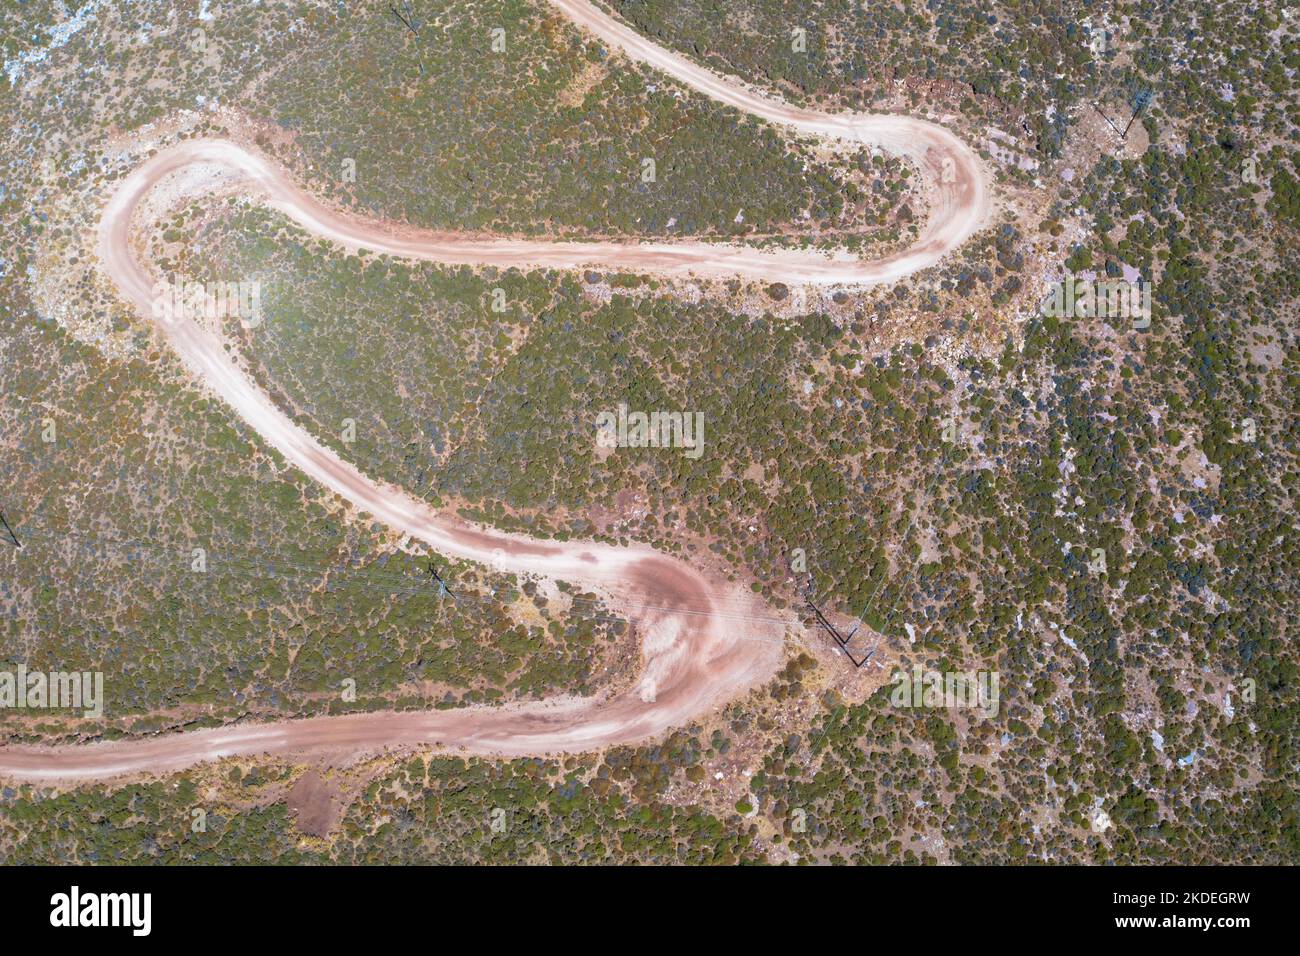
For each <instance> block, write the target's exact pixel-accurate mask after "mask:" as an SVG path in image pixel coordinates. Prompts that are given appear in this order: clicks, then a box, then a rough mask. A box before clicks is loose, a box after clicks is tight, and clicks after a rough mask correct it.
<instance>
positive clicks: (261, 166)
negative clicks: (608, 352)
mask: <svg viewBox="0 0 1300 956" xmlns="http://www.w3.org/2000/svg"><path fill="white" fill-rule="evenodd" d="M551 2H552V3H553V4H554V6H556V7H557V8H558V9H560V10H562V11H563V12H564V13H565V14H567V15H568V16H569V17H570V18H572V19H573V20H574V21H575V22H576V23H578V24H579V25H581V26H583V27H585V28H587V29H589V30H591V31H592V32H593V33H595V34H596V35H597V36H599V37H600V38H601V39H603V40H604V41H606V42H607V43H609V44H610V45H611V46H615V47H618V48H619V49H621V50H622V51H623V52H625V53H626V54H627V55H629V56H631V57H632V58H634V59H637V60H640V61H643V62H645V63H648V64H650V65H651V66H653V67H655V68H657V69H660V70H662V71H664V72H666V73H669V74H671V75H672V76H673V77H675V78H676V79H678V80H680V81H681V82H683V83H685V84H687V85H689V86H692V87H694V88H695V89H697V90H699V91H700V92H702V93H704V94H706V95H708V96H710V97H712V98H714V99H716V100H719V101H720V102H723V103H726V104H729V105H732V106H734V107H736V108H738V109H742V110H745V111H746V112H749V113H752V114H754V115H756V116H759V117H762V118H764V119H767V120H770V121H772V122H774V123H781V124H784V125H788V126H792V127H794V128H796V129H798V130H800V131H802V132H805V133H809V134H815V135H821V136H832V137H840V138H845V137H847V138H851V139H853V140H857V141H862V142H865V143H871V144H875V145H878V146H880V147H881V148H883V149H885V150H887V151H888V152H891V153H894V154H896V155H902V156H906V157H908V158H910V159H912V160H913V161H914V162H916V164H917V165H918V166H919V167H920V168H921V170H922V172H923V173H924V174H925V177H926V183H927V186H928V188H929V193H928V194H929V195H930V196H931V197H932V198H933V203H934V204H933V206H932V209H931V215H930V217H929V220H928V223H927V227H926V230H925V232H924V234H923V235H922V236H921V238H920V239H919V240H918V242H917V243H916V244H915V245H913V246H912V247H911V248H909V249H907V250H904V251H903V252H900V253H898V254H896V255H894V256H891V257H889V258H887V259H882V260H877V261H872V262H859V261H856V260H853V259H849V258H846V257H836V258H829V257H826V256H822V255H819V254H816V253H808V252H797V251H790V252H786V251H775V252H760V251H758V250H754V249H749V248H746V247H741V246H718V245H711V244H703V243H674V244H637V243H625V244H624V243H548V242H543V241H516V240H473V239H464V238H458V237H456V236H454V235H445V234H435V233H417V232H413V231H412V230H409V229H403V230H397V229H392V228H389V227H387V226H385V225H383V224H381V223H373V222H363V221H360V220H357V219H354V218H351V217H349V216H346V215H344V214H342V213H339V212H338V211H336V210H333V209H330V208H328V207H326V206H325V205H323V204H322V203H320V202H318V201H317V200H315V199H314V198H313V197H311V196H310V195H308V194H307V193H306V192H305V191H304V190H302V189H300V188H299V187H298V186H297V185H296V184H295V183H293V182H292V181H291V180H290V179H289V178H288V177H287V176H286V175H285V174H284V172H283V171H282V170H280V169H279V168H278V167H276V166H274V165H272V164H271V163H269V162H268V161H267V160H266V159H265V158H263V157H261V156H259V155H257V154H255V153H253V152H250V151H248V150H247V149H244V148H243V147H240V146H238V145H236V144H235V143H232V142H228V141H225V140H214V139H205V140H190V141H186V142H183V143H181V144H179V145H177V146H175V147H173V148H171V149H168V150H166V151H164V152H161V153H159V154H157V155H155V156H153V157H152V158H151V159H149V160H148V161H147V162H145V163H143V164H142V165H141V166H139V167H137V168H136V169H135V170H134V171H133V172H132V173H131V174H130V175H129V176H127V178H126V179H125V180H124V181H123V182H122V183H121V184H120V186H119V187H118V188H117V190H116V192H115V193H114V195H113V197H112V198H111V199H110V201H109V202H108V204H107V205H106V207H105V209H104V213H103V216H102V218H101V221H100V227H99V237H98V249H99V255H100V259H101V262H102V265H103V267H104V269H105V271H106V273H107V274H108V275H110V276H111V277H112V278H113V280H114V281H115V283H116V284H117V286H118V289H119V290H120V292H121V294H122V296H123V297H124V298H125V299H126V300H128V301H129V302H131V303H132V304H133V305H134V306H135V307H136V308H137V309H139V310H141V311H142V313H143V314H146V315H150V314H152V304H153V299H154V295H153V286H154V279H153V277H152V276H151V274H150V272H149V270H148V268H147V267H146V265H145V264H144V263H142V262H140V261H139V260H138V258H137V256H136V254H135V250H134V246H133V243H132V241H131V235H132V230H133V219H134V218H137V217H134V213H135V212H136V211H137V208H138V207H139V205H140V203H141V200H143V199H144V198H145V197H146V196H147V195H148V194H149V193H150V191H151V190H152V189H153V188H154V187H155V186H156V185H158V184H159V183H160V182H162V181H164V180H168V179H169V177H172V176H173V174H176V173H179V172H181V171H183V170H187V169H191V168H194V167H196V166H198V165H207V166H215V167H220V168H221V169H223V170H225V171H227V172H229V173H231V174H234V175H235V176H237V177H238V178H239V179H240V181H241V182H242V183H243V184H244V185H245V187H246V188H247V190H248V191H250V192H252V193H255V194H257V195H260V196H262V197H263V198H264V199H265V201H266V202H267V203H268V204H269V205H271V206H273V207H274V208H276V209H279V210H281V211H282V212H284V213H285V214H286V215H287V216H289V217H290V218H291V219H293V220H294V221H295V222H297V223H298V224H299V225H301V226H303V227H304V228H305V229H307V230H308V231H310V232H312V233H314V234H316V235H318V236H321V237H325V238H329V239H332V240H334V241H336V242H337V243H339V244H341V245H343V246H345V247H348V248H352V249H356V248H362V247H364V248H366V249H370V250H374V251H380V252H387V253H390V254H393V255H398V256H402V257H404V258H411V259H422V260H428V261H434V262H443V263H453V264H456V263H467V264H476V265H482V264H493V265H500V266H520V267H539V266H543V267H550V268H562V269H573V268H585V267H593V268H605V269H618V270H622V271H650V272H657V273H662V274H669V275H687V274H691V275H700V276H709V277H734V276H741V277H746V278H751V279H761V280H766V281H781V282H786V283H790V284H808V283H821V284H845V285H855V284H856V285H861V284H869V283H878V282H888V281H893V280H895V279H898V278H900V277H902V276H905V275H908V274H910V273H912V272H915V271H917V270H918V269H923V268H925V267H926V266H929V265H931V264H933V263H934V262H935V261H937V260H938V259H939V258H940V257H941V256H943V255H944V254H945V253H947V252H948V251H950V250H952V249H954V248H956V247H957V246H958V245H960V244H961V242H963V241H964V240H965V239H966V238H967V237H968V236H969V235H970V234H971V233H972V232H973V231H974V230H975V229H976V228H978V226H979V225H980V223H981V222H982V221H983V219H984V216H985V214H986V212H987V203H988V199H987V190H986V184H985V181H984V176H983V171H982V169H981V167H980V164H979V161H978V159H977V158H976V157H975V156H974V154H973V153H972V152H971V151H970V150H969V149H968V148H967V147H966V146H965V145H964V144H962V143H961V141H960V140H958V139H956V138H955V137H954V136H953V135H952V134H951V133H948V132H947V131H946V130H943V129H942V128H940V127H937V126H935V125H934V124H931V123H928V122H925V121H923V120H917V119H911V118H908V117H901V116H872V115H864V114H821V113H815V112H810V111H807V110H801V109H797V108H794V107H790V106H788V105H785V104H783V103H780V102H778V101H774V100H772V99H769V98H766V97H763V96H761V95H759V94H757V93H754V92H752V91H750V90H748V89H746V88H745V87H744V86H743V85H742V84H740V83H739V82H737V81H733V80H727V79H723V78H720V77H718V76H715V75H714V74H712V73H710V72H708V71H706V70H704V69H702V68H700V67H698V66H696V65H694V64H692V63H690V62H689V61H687V60H685V59H683V58H681V57H679V56H677V55H676V54H673V53H670V52H668V51H666V50H663V49H661V48H659V47H657V46H655V45H654V44H653V43H651V42H650V41H648V40H646V39H644V38H643V37H641V36H639V35H638V34H636V33H635V32H633V31H632V30H630V29H629V28H628V27H626V26H624V25H622V24H621V23H618V22H617V21H615V20H613V19H611V18H610V17H608V16H606V15H605V14H603V13H601V12H600V11H598V10H596V9H595V8H594V7H591V6H590V5H589V4H587V3H585V2H583V0H551ZM173 181H174V180H173ZM135 225H139V224H138V223H136V224H135ZM158 326H159V328H160V329H161V330H162V332H163V333H164V335H165V336H166V337H167V339H168V341H169V342H170V343H171V344H172V346H173V347H174V348H175V349H176V351H177V353H178V354H179V355H180V357H181V358H182V359H183V360H184V362H185V364H186V365H187V366H188V368H189V369H190V370H191V372H193V374H194V375H195V376H196V377H197V378H198V379H200V380H201V381H202V382H203V383H204V384H205V385H206V386H207V387H208V388H210V389H211V390H212V391H213V392H214V393H215V394H216V395H218V396H219V397H220V398H221V399H222V400H223V401H225V403H226V404H227V405H228V406H229V407H230V408H231V409H232V410H233V411H234V412H236V413H237V414H238V415H239V416H240V417H241V418H243V419H244V421H245V422H247V423H248V424H249V425H250V426H252V427H253V428H255V429H256V430H257V431H258V433H259V434H260V435H261V436H262V438H263V439H264V440H265V441H266V442H267V444H269V445H271V446H273V447H275V448H276V449H278V450H279V451H280V452H281V453H282V454H283V455H284V456H285V457H286V458H287V459H288V460H289V461H291V462H292V463H293V464H295V465H296V466H297V467H299V468H301V469H302V471H303V472H305V473H306V474H307V475H309V476H310V477H311V478H313V479H314V480H316V481H318V482H320V483H321V484H322V485H323V486H325V487H326V488H328V489H330V490H331V491H333V492H334V493H336V494H338V495H339V496H340V497H342V498H344V499H346V500H347V501H349V502H350V503H352V504H353V505H354V506H355V507H356V508H357V510H358V511H361V512H365V513H368V514H370V515H373V516H374V518H375V519H377V520H379V521H382V522H384V523H385V524H387V525H389V526H390V527H392V528H395V529H398V530H401V531H403V532H406V533H409V534H410V535H412V536H413V537H415V538H418V539H420V540H422V541H424V542H426V543H428V545H429V546H430V547H431V548H432V549H434V550H435V551H438V552H439V553H442V554H447V555H453V556H455V557H458V558H464V559H469V560H473V561H479V562H483V563H487V564H491V565H494V566H496V567H498V568H500V569H502V570H507V571H512V572H516V573H521V574H538V575H543V576H546V577H550V578H556V579H562V580H567V581H570V582H573V583H575V584H577V585H579V586H582V587H584V588H588V589H591V590H594V591H596V592H598V593H600V594H602V595H604V596H605V597H606V599H607V600H608V601H609V603H610V605H611V606H612V607H613V608H614V609H615V610H616V611H618V612H619V613H622V614H624V615H626V616H627V617H628V618H629V619H630V620H632V621H634V622H635V624H636V626H637V632H638V633H639V634H640V636H641V639H642V654H643V658H644V670H643V673H642V675H641V678H640V681H639V683H638V684H637V685H636V686H635V687H634V688H633V689H632V690H631V691H629V692H627V693H624V694H621V695H619V696H616V697H612V698H608V699H596V700H580V699H572V698H563V699H555V700H549V701H545V702H542V703H539V704H525V705H517V706H508V707H475V708H468V709H463V710H454V711H428V712H421V713H373V714H364V715H354V716H344V717H321V718H310V719H303V720H288V721H281V722H276V723H270V724H250V725H240V726H237V727H230V728H219V729H213V730H202V731H196V732H193V733H185V734H173V735H168V736H161V737H152V738H143V739H138V740H135V739H133V740H122V741H114V742H111V743H96V744H88V745H83V746H75V747H60V748H51V747H5V748H0V775H3V776H7V777H11V778H17V779H28V780H52V779H61V780H84V779H96V778H106V777H112V776H119V775H123V774H137V773H146V772H150V773H159V772H167V771H172V770H177V769H180V768H183V767H186V766H189V765H192V764H195V763H199V762H202V761H207V760H213V759H217V758H220V757H223V756H229V755H252V754H260V753H275V754H294V755H305V754H314V753H324V752H329V753H352V752H357V753H359V752H368V751H376V750H380V749H383V748H385V747H413V746H428V745H435V744H442V745H446V746H448V747H452V748H455V749H457V750H460V751H464V752H469V753H479V754H500V755H507V756H520V755H532V754H547V753H557V752H577V751H586V750H593V749H597V748H600V747H604V746H608V745H612V744H617V743H630V742H635V741H640V740H645V739H648V738H651V737H654V736H655V735H657V734H660V733H662V732H663V731H664V730H666V729H668V728H670V727H673V726H677V725H680V724H682V723H685V722H687V721H689V720H690V719H691V718H693V717H695V716H697V715H701V714H703V713H704V712H706V711H708V710H709V709H710V708H712V707H715V706H717V705H719V704H721V703H723V702H725V701H727V700H729V699H731V698H734V697H735V696H737V695H739V694H741V693H743V692H744V691H745V690H747V689H748V688H751V687H753V686H755V685H756V684H758V683H760V682H761V681H763V680H764V679H766V678H767V677H769V676H770V675H771V674H772V673H773V672H774V671H775V669H776V667H777V665H778V664H779V662H780V659H781V649H782V644H783V640H784V635H785V632H786V630H787V629H788V628H792V627H797V624H796V623H795V622H794V621H793V620H792V619H787V618H785V617H782V616H778V615H776V614H775V613H774V612H772V611H771V610H770V609H768V608H766V607H765V606H764V605H762V604H761V603H759V602H758V600H757V599H756V598H755V597H754V596H753V595H752V594H751V593H750V592H749V590H748V588H745V587H743V586H739V585H734V584H727V583H726V582H725V581H723V580H722V579H720V578H718V577H717V576H715V575H712V574H709V573H706V572H704V571H701V570H699V569H696V568H692V567H691V566H690V565H689V564H687V563H686V562H684V561H682V560H680V559H677V558H673V557H669V556H668V555H665V554H662V553H660V552H656V551H654V550H652V549H650V548H647V547H642V546H633V547H628V548H619V547H613V546H609V545H604V544H597V543H594V542H572V541H569V542H563V543H561V542H554V541H543V540H534V539H530V538H527V537H524V536H520V535H510V534H504V533H501V532H498V531H494V530H492V529H488V528H480V527H472V526H470V525H467V524H465V523H463V522H460V521H459V520H457V519H455V518H452V517H449V516H446V515H440V514H438V513H437V512H435V511H433V510H432V509H431V508H429V506H428V505H426V504H424V503H423V502H420V501H418V500H416V499H414V498H413V497H411V496H409V495H407V494H406V493H405V492H403V491H401V490H400V489H397V488H393V487H389V486H385V485H383V484H381V483H379V482H376V481H374V480H372V479H370V478H367V477H366V476H364V475H362V474H361V473H360V472H359V471H358V470H357V469H356V468H354V467H353V466H352V465H350V464H348V463H346V462H344V461H342V460H340V459H339V458H338V456H337V455H335V454H334V453H333V452H332V451H330V450H329V449H327V448H325V447H324V446H323V445H321V444H320V443H319V442H317V441H316V440H315V439H314V438H313V437H311V436H310V435H309V434H307V433H306V432H305V431H303V429H301V428H300V427H299V426H297V425H296V424H294V423H293V422H292V421H291V420H290V419H289V418H288V417H287V416H286V415H285V414H284V413H282V412H281V411H280V410H279V409H278V408H277V407H276V406H275V405H274V403H273V402H272V401H271V400H270V398H269V397H268V396H267V395H265V394H264V393H263V392H262V391H261V390H259V389H258V388H257V386H256V385H255V384H253V383H252V382H251V381H250V380H249V379H248V378H247V377H246V376H245V375H244V374H243V372H241V371H240V370H239V369H238V368H237V367H236V366H235V364H234V363H233V362H232V361H231V360H230V358H229V357H228V355H227V353H226V351H225V349H224V348H223V347H222V345H221V343H220V342H219V341H218V339H217V338H216V337H215V336H214V335H213V334H211V333H209V332H208V331H206V330H204V329H203V328H201V327H200V326H198V325H197V324H195V323H194V322H192V321H190V320H188V319H184V318H175V319H171V320H166V319H158Z"/></svg>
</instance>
